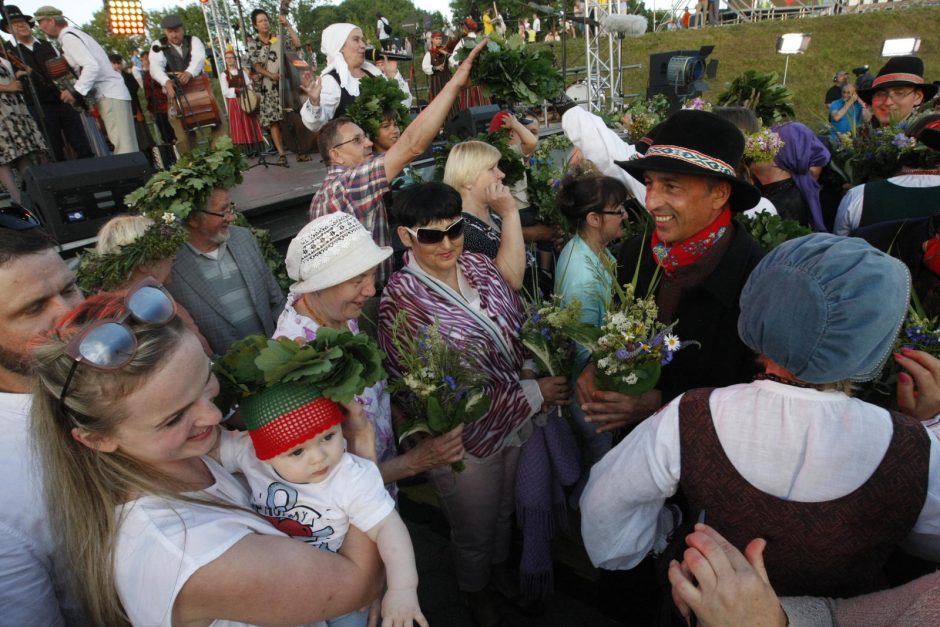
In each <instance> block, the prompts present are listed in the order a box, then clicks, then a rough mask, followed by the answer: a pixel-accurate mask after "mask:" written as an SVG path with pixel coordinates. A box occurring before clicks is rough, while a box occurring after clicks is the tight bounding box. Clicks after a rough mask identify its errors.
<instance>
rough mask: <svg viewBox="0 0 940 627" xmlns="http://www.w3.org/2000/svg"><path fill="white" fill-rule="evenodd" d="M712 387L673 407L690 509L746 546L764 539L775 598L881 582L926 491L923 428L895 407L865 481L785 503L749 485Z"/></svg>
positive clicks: (847, 591)
mask: <svg viewBox="0 0 940 627" xmlns="http://www.w3.org/2000/svg"><path fill="white" fill-rule="evenodd" d="M711 391H712V390H711V389H699V390H692V391H690V392H687V393H686V394H685V396H683V397H682V401H681V402H680V405H679V439H680V444H681V459H682V471H681V475H680V479H679V481H680V485H681V487H682V490H683V492H684V493H685V495H686V497H687V498H688V501H689V506H690V510H691V512H692V513H693V515H696V514H697V513H698V512H700V511H701V510H705V513H706V522H707V523H708V524H709V525H711V526H712V527H714V528H715V529H716V530H718V532H719V533H721V534H722V535H724V536H725V537H726V538H728V540H729V541H730V542H731V543H732V544H734V545H735V546H736V547H738V548H739V549H740V550H742V551H743V550H744V547H745V546H747V544H748V542H750V541H751V540H752V539H754V538H764V539H765V540H767V549H766V550H765V551H764V561H765V563H766V565H767V572H768V574H769V575H770V582H771V584H772V585H773V587H774V590H775V591H776V592H777V594H778V595H781V596H783V595H788V596H789V595H805V594H810V595H813V596H833V597H845V596H855V595H857V594H862V593H866V592H872V591H874V590H878V589H880V588H883V587H885V581H884V579H883V575H882V567H883V566H884V563H885V561H886V560H887V558H888V555H889V554H890V553H891V550H892V548H893V547H894V546H895V545H896V544H897V543H899V542H901V541H902V540H904V538H906V537H907V535H908V534H909V533H910V531H911V529H912V528H913V527H914V523H915V522H916V521H917V517H918V515H919V514H920V511H921V509H922V508H923V506H924V501H925V499H926V495H927V475H928V465H929V458H930V439H929V436H928V434H927V432H926V430H925V429H924V427H923V426H922V425H921V424H920V423H918V422H917V421H915V420H914V419H912V418H908V417H906V416H903V415H901V414H897V413H894V412H892V414H891V419H892V422H893V426H894V433H893V435H892V437H891V444H890V445H889V446H888V450H887V452H886V453H885V456H884V458H882V460H881V463H880V464H879V465H878V467H877V468H876V469H875V471H874V473H873V474H872V476H871V477H870V478H869V479H868V481H866V482H865V483H864V484H862V486H861V487H859V488H858V489H857V490H855V491H854V492H850V493H849V494H846V495H845V496H842V497H840V498H837V499H833V500H831V501H823V502H820V503H801V502H797V501H786V500H784V499H781V498H778V497H775V496H772V495H770V494H767V493H765V492H761V491H760V490H758V489H757V488H755V487H754V486H752V485H751V484H750V483H748V481H747V480H746V479H744V477H742V476H741V475H740V474H739V473H738V471H737V470H736V469H735V467H734V465H733V464H732V463H731V460H729V459H728V456H727V455H726V454H725V451H724V449H723V448H722V446H721V442H720V441H719V439H718V433H717V432H716V431H715V425H714V422H713V421H712V416H711V410H710V408H709V405H708V397H709V396H710V395H711ZM825 480H826V477H819V481H825Z"/></svg>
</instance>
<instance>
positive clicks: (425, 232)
mask: <svg viewBox="0 0 940 627" xmlns="http://www.w3.org/2000/svg"><path fill="white" fill-rule="evenodd" d="M404 228H405V230H406V231H408V232H409V233H411V236H412V237H414V238H415V239H416V240H418V243H419V244H440V243H441V242H442V241H444V238H445V237H446V238H447V239H449V240H450V241H454V240H455V239H457V238H458V237H460V236H461V235H463V218H462V217H460V218H457V219H456V220H455V221H454V222H452V223H451V224H450V226H448V227H447V228H443V229H427V228H420V229H417V230H413V229H409V228H408V227H407V226H406V227H404Z"/></svg>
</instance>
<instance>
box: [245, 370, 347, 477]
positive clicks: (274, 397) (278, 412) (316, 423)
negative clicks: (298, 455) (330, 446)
mask: <svg viewBox="0 0 940 627" xmlns="http://www.w3.org/2000/svg"><path fill="white" fill-rule="evenodd" d="M241 413H242V416H244V417H245V425H246V426H247V427H248V432H249V434H250V435H251V441H252V442H254V445H255V454H256V455H257V456H258V459H260V460H267V459H271V458H272V457H277V456H278V455H280V454H281V453H286V452H287V451H289V450H291V449H292V448H294V447H295V446H298V445H300V444H303V443H304V442H306V441H307V440H309V439H311V438H313V437H315V436H316V435H317V434H319V433H322V432H324V431H326V430H327V429H329V428H330V427H332V426H333V425H338V424H340V423H341V422H343V420H345V419H346V415H345V414H344V413H343V410H342V408H341V407H340V406H339V404H338V403H336V402H334V401H331V400H330V399H328V398H326V397H324V396H321V395H320V392H319V391H318V390H316V389H315V388H313V387H311V386H310V385H309V384H305V383H281V384H279V385H275V386H273V387H270V388H268V389H266V390H265V391H264V392H261V393H260V394H256V395H254V396H249V397H247V398H245V399H244V400H243V401H242V402H241Z"/></svg>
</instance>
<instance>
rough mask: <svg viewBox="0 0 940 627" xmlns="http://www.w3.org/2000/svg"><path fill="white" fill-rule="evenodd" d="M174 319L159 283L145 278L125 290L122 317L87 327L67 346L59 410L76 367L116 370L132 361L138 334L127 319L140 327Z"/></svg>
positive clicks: (171, 304)
mask: <svg viewBox="0 0 940 627" xmlns="http://www.w3.org/2000/svg"><path fill="white" fill-rule="evenodd" d="M174 316H176V303H174V302H173V298H172V297H170V295H169V293H167V291H166V289H165V288H164V287H163V286H162V285H161V284H160V283H159V282H158V281H156V280H154V279H152V278H146V279H144V280H142V281H140V282H139V283H137V284H136V285H135V286H134V287H132V288H131V289H130V290H128V292H127V295H126V296H125V297H124V314H123V315H121V316H120V317H118V318H106V319H104V320H96V321H94V322H92V323H90V324H88V325H87V326H86V327H85V328H84V329H82V330H81V331H79V332H78V333H77V334H75V336H74V337H73V338H72V339H71V340H69V343H68V344H66V346H65V354H66V355H68V356H69V357H71V358H72V360H73V363H72V368H71V370H69V374H68V376H67V377H66V379H65V384H64V385H63V386H62V393H61V394H60V395H59V411H62V410H63V409H64V408H65V397H66V394H67V393H68V389H69V384H71V383H72V377H73V376H74V375H75V370H76V368H78V364H80V363H81V364H85V365H87V366H91V367H93V368H98V369H100V370H117V369H118V368H121V367H123V366H126V365H127V364H128V363H130V361H131V360H132V359H133V358H134V355H135V354H136V353H137V335H136V334H135V333H134V330H133V329H132V328H131V327H130V326H129V325H128V324H127V319H128V318H133V319H134V320H135V321H137V322H139V323H141V324H154V325H164V324H166V323H168V322H169V321H170V320H172V319H173V318H174Z"/></svg>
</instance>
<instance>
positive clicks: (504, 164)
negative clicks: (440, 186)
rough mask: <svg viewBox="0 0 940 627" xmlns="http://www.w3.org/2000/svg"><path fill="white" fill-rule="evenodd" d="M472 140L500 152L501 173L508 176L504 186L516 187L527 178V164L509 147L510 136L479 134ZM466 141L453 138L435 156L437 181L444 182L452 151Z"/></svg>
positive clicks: (501, 133) (497, 133) (506, 134)
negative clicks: (524, 177) (518, 182)
mask: <svg viewBox="0 0 940 627" xmlns="http://www.w3.org/2000/svg"><path fill="white" fill-rule="evenodd" d="M470 139H471V140H476V141H481V142H483V143H484V144H489V145H490V146H492V147H493V148H496V149H497V150H499V163H498V164H497V165H498V166H499V169H500V171H501V172H502V173H503V174H505V175H506V178H504V179H503V184H504V185H514V184H515V183H516V182H517V181H520V180H522V177H523V176H525V162H523V160H522V154H521V153H520V152H518V151H517V150H513V148H512V147H511V146H510V145H509V134H508V133H504V132H501V131H497V132H495V133H479V134H478V135H477V136H476V137H471V138H470ZM464 141H470V140H464V139H458V138H456V137H451V138H450V140H449V141H448V142H447V143H446V144H445V145H444V149H443V150H442V151H440V152H438V153H437V154H435V156H434V179H435V180H437V181H442V180H444V167H445V166H446V165H447V157H448V155H450V151H451V150H452V149H453V147H454V146H456V145H457V144H460V143H463V142H464Z"/></svg>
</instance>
